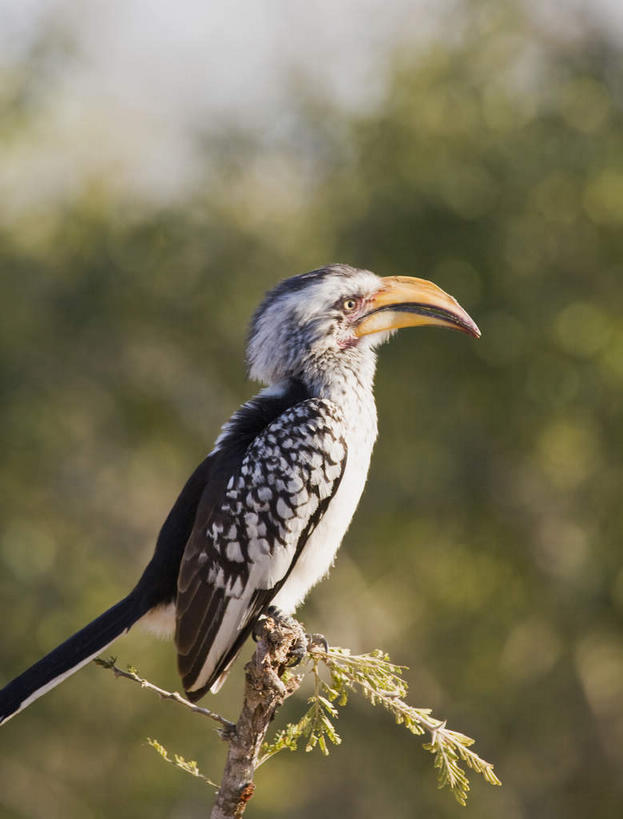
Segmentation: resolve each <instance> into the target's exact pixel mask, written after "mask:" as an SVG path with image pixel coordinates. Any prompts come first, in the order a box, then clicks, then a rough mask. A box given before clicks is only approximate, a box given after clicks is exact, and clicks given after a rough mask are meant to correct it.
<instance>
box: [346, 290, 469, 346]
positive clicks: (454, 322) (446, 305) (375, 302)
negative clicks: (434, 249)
mask: <svg viewBox="0 0 623 819" xmlns="http://www.w3.org/2000/svg"><path fill="white" fill-rule="evenodd" d="M381 281H382V282H383V285H382V287H381V289H380V290H379V292H378V293H377V294H376V295H375V296H374V297H373V299H372V300H371V301H370V303H369V305H368V310H367V312H366V314H365V315H364V316H362V317H361V318H360V319H359V321H358V322H357V325H356V326H355V335H356V336H357V337H361V336H367V335H370V333H379V332H381V331H383V330H398V329H399V328H401V327H418V326H420V325H424V324H434V325H438V326H440V327H449V328H451V329H454V330H460V331H461V332H463V333H467V334H468V335H470V336H473V337H474V338H480V330H479V329H478V327H477V325H476V322H475V321H474V320H473V319H472V318H471V317H470V316H469V315H468V314H467V313H466V312H465V310H463V308H462V307H461V305H460V304H459V303H458V301H457V300H456V299H454V298H453V297H452V296H450V295H448V293H446V292H444V291H443V290H442V289H441V288H440V287H437V285H436V284H433V283H432V282H429V281H427V280H426V279H415V278H412V277H411V276H387V277H386V278H384V279H381Z"/></svg>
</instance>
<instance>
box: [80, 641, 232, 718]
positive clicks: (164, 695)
mask: <svg viewBox="0 0 623 819" xmlns="http://www.w3.org/2000/svg"><path fill="white" fill-rule="evenodd" d="M94 662H95V663H96V664H97V665H99V666H101V667H102V668H109V669H110V670H111V671H112V672H113V673H114V675H115V677H123V678H124V679H125V680H132V682H135V683H138V684H139V685H140V686H141V688H147V689H148V690H149V691H153V692H154V693H155V694H158V696H159V697H160V698H161V699H163V700H173V701H174V702H177V703H179V705H183V706H184V707H185V708H188V709H189V710H190V711H194V712H195V714H201V715H202V716H204V717H209V719H213V720H215V721H216V722H218V723H220V725H221V726H222V727H223V732H229V731H232V730H233V729H234V728H235V725H234V723H233V722H230V721H229V720H228V719H225V717H222V716H221V715H220V714H217V713H216V712H215V711H210V709H209V708H203V707H202V706H200V705H195V704H194V703H193V702H190V700H187V699H186V698H185V697H183V696H182V695H181V694H178V692H177V691H166V690H165V689H164V688H159V687H158V686H157V685H154V684H153V683H150V682H149V680H145V679H144V678H143V677H139V675H138V674H137V673H136V671H134V670H133V669H131V668H129V669H128V670H127V671H124V670H123V669H122V668H119V666H117V665H115V663H116V658H114V657H111V658H110V659H109V660H102V659H100V658H99V657H98V658H96V659H95V660H94Z"/></svg>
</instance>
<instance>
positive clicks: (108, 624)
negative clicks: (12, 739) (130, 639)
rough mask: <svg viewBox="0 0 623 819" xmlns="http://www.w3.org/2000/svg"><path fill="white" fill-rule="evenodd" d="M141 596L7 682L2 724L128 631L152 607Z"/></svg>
mask: <svg viewBox="0 0 623 819" xmlns="http://www.w3.org/2000/svg"><path fill="white" fill-rule="evenodd" d="M141 597H142V596H141V595H139V594H136V591H133V592H131V593H130V594H129V595H128V596H127V597H124V598H123V600H121V601H119V603H117V604H116V605H114V606H113V607H112V608H110V609H108V611H105V612H104V614H101V615H100V616H99V617H98V618H97V619H96V620H93V621H92V622H91V623H89V625H88V626H85V627H84V628H83V629H81V630H80V631H78V632H76V634H74V635H73V636H72V637H70V638H69V639H68V640H65V642H64V643H61V645H60V646H57V647H56V648H55V649H54V650H53V651H51V652H50V653H49V654H46V656H45V657H43V658H42V659H41V660H39V662H37V663H35V664H34V665H31V666H30V668H28V669H27V670H26V671H24V673H23V674H20V675H19V677H16V678H15V679H14V680H12V681H11V682H10V683H9V684H8V685H6V686H5V687H4V688H3V689H2V690H1V691H0V725H1V724H2V723H3V722H6V721H7V720H8V719H10V718H11V717H12V716H14V715H15V714H17V713H18V711H21V710H22V709H23V708H26V706H27V705H30V703H31V702H34V700H36V699H37V698H38V697H40V696H42V695H43V694H45V693H46V692H47V691H50V690H51V689H52V688H54V687H55V686H57V685H58V684H59V683H61V682H63V680H65V679H67V677H69V676H70V675H71V674H73V673H74V671H78V669H79V668H82V666H83V665H85V664H86V663H88V662H89V660H92V659H93V657H96V656H97V655H98V654H99V653H100V652H101V651H103V649H105V648H106V646H108V645H110V643H112V642H113V641H114V640H116V639H117V637H120V636H121V635H122V634H125V632H126V631H128V629H129V628H130V626H132V625H134V623H136V621H137V620H139V619H140V618H141V617H142V616H143V615H144V614H146V612H147V611H148V610H149V606H148V605H146V603H145V599H144V597H143V598H142V599H141Z"/></svg>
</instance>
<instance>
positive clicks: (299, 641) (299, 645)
mask: <svg viewBox="0 0 623 819" xmlns="http://www.w3.org/2000/svg"><path fill="white" fill-rule="evenodd" d="M266 617H270V618H271V620H274V622H275V623H276V624H277V625H280V626H285V627H286V628H287V629H290V631H293V632H294V633H295V634H296V640H295V641H294V642H293V644H292V647H291V648H290V651H289V652H288V662H287V664H286V665H287V667H288V668H290V667H292V666H295V665H298V664H299V663H300V662H301V660H302V659H303V657H304V656H305V655H306V654H307V637H306V635H305V633H304V631H303V628H302V626H301V624H300V623H299V621H298V620H296V619H295V618H294V617H290V616H289V615H287V614H284V613H283V612H282V611H281V609H279V608H278V607H277V606H268V608H267V609H266V612H265V615H264V618H262V619H265V618H266ZM257 628H258V632H256V631H255V629H254V639H257V637H258V636H259V629H260V628H261V621H260V622H259V623H258V624H257Z"/></svg>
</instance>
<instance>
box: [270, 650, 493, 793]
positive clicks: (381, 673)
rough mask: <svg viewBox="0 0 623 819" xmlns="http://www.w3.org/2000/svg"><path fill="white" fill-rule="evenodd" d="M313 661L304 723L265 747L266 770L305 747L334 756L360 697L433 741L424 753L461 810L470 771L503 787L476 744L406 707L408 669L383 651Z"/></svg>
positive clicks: (320, 653) (332, 654) (316, 655)
mask: <svg viewBox="0 0 623 819" xmlns="http://www.w3.org/2000/svg"><path fill="white" fill-rule="evenodd" d="M307 661H308V670H311V672H312V674H313V676H314V691H313V693H312V695H311V696H310V697H309V699H308V701H307V703H308V706H309V707H308V709H307V711H306V712H305V713H304V714H303V716H302V717H301V719H300V720H299V721H298V722H296V723H289V724H288V725H287V726H286V727H285V728H284V729H283V730H281V731H279V732H278V733H277V735H276V736H275V738H274V740H273V741H272V742H271V743H266V744H265V745H264V747H263V749H262V750H263V754H262V757H261V759H260V764H262V763H264V762H266V761H267V760H268V759H270V758H271V757H272V756H274V755H275V754H277V753H279V751H282V750H285V749H287V750H290V751H295V750H296V749H297V748H298V747H299V743H302V742H304V743H305V746H304V747H305V751H311V750H313V749H314V748H316V747H318V748H319V749H320V751H321V753H323V754H325V755H328V753H329V744H328V743H329V742H330V743H332V744H334V745H337V744H339V743H340V742H341V738H340V736H339V734H338V733H337V730H336V728H335V725H334V724H333V720H335V719H336V718H337V717H338V715H339V711H338V707H343V706H345V705H346V704H347V702H348V697H349V695H350V693H351V692H352V691H357V692H358V693H360V694H362V695H363V696H364V697H365V698H366V699H367V700H368V702H369V703H370V704H371V705H381V706H382V707H383V708H385V709H386V710H387V711H389V712H390V713H391V714H392V716H393V717H394V719H395V721H396V723H397V724H398V725H404V726H405V728H407V730H409V731H411V733H413V734H416V735H423V734H428V735H429V737H430V740H429V741H428V742H427V743H426V744H425V745H424V748H425V750H427V751H429V752H430V753H431V754H433V755H434V757H435V759H434V763H433V764H434V767H435V769H436V770H437V780H438V784H439V787H440V788H443V787H446V786H447V787H449V788H450V790H451V791H452V793H453V794H454V797H455V799H456V800H457V802H458V803H459V804H461V805H466V804H467V796H468V793H469V787H470V786H469V780H468V777H467V773H466V771H465V767H467V768H471V769H472V770H473V771H475V772H476V773H479V774H481V775H482V776H483V777H484V779H485V780H486V781H487V782H488V783H489V784H490V785H500V784H501V782H500V780H499V779H498V777H497V776H496V775H495V773H494V771H493V765H492V764H491V763H490V762H486V761H485V760H484V759H482V758H481V757H480V756H478V754H477V753H476V752H475V751H473V750H472V749H471V747H470V746H471V745H473V744H474V740H473V739H472V738H471V737H468V736H466V735H465V734H461V733H459V732H458V731H452V730H450V729H449V728H447V726H446V723H445V722H444V721H441V720H439V719H436V718H435V717H433V716H432V714H431V710H430V709H429V708H415V707H414V706H411V705H408V704H407V703H406V702H405V697H406V695H407V683H406V682H405V680H404V678H403V676H402V672H403V670H404V667H402V666H398V665H396V664H394V663H392V662H391V660H390V658H389V656H388V655H387V654H385V653H384V652H383V651H380V650H375V651H372V652H370V653H368V654H358V655H353V654H351V653H350V651H349V650H348V649H343V648H335V647H332V648H329V650H328V651H324V650H322V649H320V648H318V647H313V648H312V649H311V651H310V652H309V654H308V660H307ZM322 667H324V669H326V670H327V671H328V677H329V679H328V680H327V679H325V678H324V677H323V676H322V674H321V670H322ZM464 766H465V767H464Z"/></svg>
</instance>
